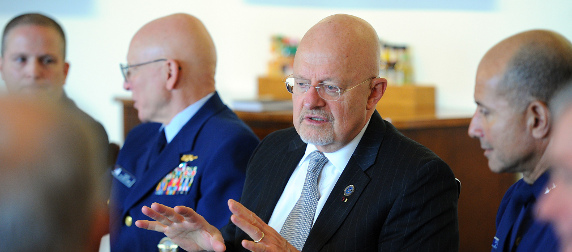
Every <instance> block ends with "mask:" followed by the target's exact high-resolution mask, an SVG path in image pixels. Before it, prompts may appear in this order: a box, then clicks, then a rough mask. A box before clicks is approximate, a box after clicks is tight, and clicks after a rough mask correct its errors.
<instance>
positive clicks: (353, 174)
mask: <svg viewBox="0 0 572 252" xmlns="http://www.w3.org/2000/svg"><path fill="white" fill-rule="evenodd" d="M379 52H380V48H379V40H378V36H377V34H376V32H375V30H374V29H373V27H371V25H370V24H369V23H367V22H366V21H364V20H362V19H360V18H357V17H354V16H350V15H334V16H330V17H328V18H326V19H324V20H322V21H320V22H319V23H318V24H316V25H315V26H314V27H312V28H311V29H310V30H309V31H308V32H307V33H306V35H305V36H304V38H303V39H302V40H301V42H300V46H299V49H298V52H297V54H296V57H295V60H294V74H293V76H292V77H291V78H288V79H287V81H286V83H287V88H288V91H290V92H291V93H292V101H293V103H294V113H293V114H294V118H293V122H294V128H290V129H286V130H282V131H278V132H275V133H273V134H271V135H269V136H268V137H267V138H265V139H264V140H263V141H262V143H261V144H260V145H259V147H258V148H257V150H256V151H255V152H254V154H253V156H252V157H251V160H250V162H249V166H248V171H247V177H246V182H245V187H244V190H243V193H242V198H241V200H240V202H241V203H238V202H235V201H229V208H230V210H231V211H232V213H233V216H232V217H231V221H232V223H229V224H228V225H227V226H226V227H225V228H224V229H222V232H219V231H218V230H217V229H216V228H214V227H213V226H211V225H210V224H208V223H207V222H206V221H205V220H204V219H203V218H202V217H201V216H200V215H198V214H196V213H195V212H194V211H193V210H192V209H190V208H187V207H181V206H179V207H175V208H174V209H171V208H169V207H165V206H162V205H160V204H152V205H151V208H149V207H144V208H143V209H142V211H143V213H145V214H146V215H148V216H150V217H151V218H153V219H155V220H156V221H154V222H149V221H137V223H136V225H137V226H138V227H141V228H145V229H149V230H155V231H159V232H164V233H165V234H166V235H167V236H169V237H171V238H172V239H173V241H174V242H176V243H178V244H179V245H180V246H181V247H183V248H185V249H187V250H215V251H223V250H225V249H226V250H229V251H236V250H245V249H246V250H251V251H296V250H302V249H303V250H304V251H375V250H378V251H457V250H458V246H459V234H458V221H457V197H458V194H457V193H458V191H457V190H458V188H457V184H456V182H455V177H454V175H453V173H452V171H451V169H450V168H449V167H448V166H447V164H445V163H444V162H443V161H442V160H441V159H439V157H437V156H436V155H435V154H434V153H432V152H431V151H430V150H428V149H427V148H425V147H423V146H421V145H420V144H418V143H416V142H414V141H412V140H410V139H408V138H406V137H404V136H403V135H402V134H401V133H399V132H398V131H397V130H396V129H395V127H393V126H392V125H391V124H390V123H389V122H387V121H384V120H383V119H382V118H381V117H380V115H379V113H377V111H375V107H376V104H377V102H378V101H379V100H380V99H381V97H382V96H383V94H384V92H385V89H386V87H387V82H386V80H385V79H383V78H380V77H376V76H377V74H378V70H379ZM267 223H268V224H267Z"/></svg>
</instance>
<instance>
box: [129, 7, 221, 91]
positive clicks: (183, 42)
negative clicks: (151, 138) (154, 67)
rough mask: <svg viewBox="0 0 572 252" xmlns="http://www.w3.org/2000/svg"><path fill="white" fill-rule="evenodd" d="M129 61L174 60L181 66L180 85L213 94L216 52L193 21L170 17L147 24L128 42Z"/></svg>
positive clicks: (188, 17) (178, 15)
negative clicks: (198, 87)
mask: <svg viewBox="0 0 572 252" xmlns="http://www.w3.org/2000/svg"><path fill="white" fill-rule="evenodd" d="M132 51H133V52H132ZM132 57H133V58H142V57H144V58H146V59H147V60H152V59H160V58H164V59H172V60H175V61H177V62H178V63H179V64H180V69H181V71H180V77H179V81H180V82H182V85H185V86H186V85H187V83H188V82H192V83H197V85H201V86H206V87H208V89H212V90H211V92H212V91H214V75H215V68H216V51H215V47H214V43H213V40H212V38H211V36H210V34H209V33H208V31H207V29H206V28H205V26H204V25H203V23H202V22H201V21H200V20H199V19H197V18H196V17H193V16H191V15H188V14H173V15H169V16H166V17H162V18H159V19H156V20H153V21H151V22H149V23H147V24H146V25H145V26H143V27H142V28H141V29H140V30H139V31H138V32H137V33H136V34H135V36H134V37H133V39H132V40H131V45H130V50H129V55H128V60H130V58H132ZM130 61H131V60H130ZM133 63H137V62H136V61H133ZM193 88H196V87H193Z"/></svg>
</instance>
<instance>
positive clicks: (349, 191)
mask: <svg viewBox="0 0 572 252" xmlns="http://www.w3.org/2000/svg"><path fill="white" fill-rule="evenodd" d="M354 191H355V187H354V185H349V186H346V189H344V196H346V197H347V196H350V195H352V193H354Z"/></svg>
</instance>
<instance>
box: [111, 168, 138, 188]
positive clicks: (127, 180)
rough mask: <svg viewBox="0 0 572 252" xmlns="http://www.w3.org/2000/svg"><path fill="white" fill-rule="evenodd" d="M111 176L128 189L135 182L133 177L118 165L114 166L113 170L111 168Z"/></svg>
mask: <svg viewBox="0 0 572 252" xmlns="http://www.w3.org/2000/svg"><path fill="white" fill-rule="evenodd" d="M111 174H112V175H113V177H115V178H116V179H117V180H119V181H120V182H121V183H122V184H124V185H125V186H127V187H128V188H131V187H132V186H133V184H135V181H137V180H136V179H135V176H133V174H131V173H129V172H128V171H127V170H125V169H123V167H121V166H119V165H115V168H113V171H111Z"/></svg>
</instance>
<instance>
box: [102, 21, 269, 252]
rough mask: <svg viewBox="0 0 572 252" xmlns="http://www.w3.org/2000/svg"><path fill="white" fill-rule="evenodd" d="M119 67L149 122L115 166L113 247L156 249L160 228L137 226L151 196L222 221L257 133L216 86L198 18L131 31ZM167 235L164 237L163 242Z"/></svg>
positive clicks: (209, 45) (211, 53)
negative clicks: (154, 230) (150, 229)
mask: <svg viewBox="0 0 572 252" xmlns="http://www.w3.org/2000/svg"><path fill="white" fill-rule="evenodd" d="M127 61H128V65H125V66H122V67H121V69H122V71H123V74H124V76H125V83H124V88H125V89H127V90H129V91H131V92H132V94H133V101H134V106H135V108H137V110H138V116H139V119H140V120H141V121H143V122H147V123H143V124H141V125H140V126H138V127H136V128H134V129H133V130H132V131H131V132H129V135H128V136H127V138H126V139H125V144H124V145H123V148H122V149H121V151H120V152H119V156H118V158H117V165H116V166H115V169H114V170H113V175H114V177H115V179H114V180H113V186H112V197H111V201H110V209H111V225H110V227H111V233H110V235H111V236H110V241H111V250H112V251H156V250H157V247H158V246H167V245H165V243H166V242H165V241H166V240H163V238H164V237H165V235H163V234H160V233H152V232H147V231H145V230H142V229H138V228H136V227H135V226H132V224H133V223H132V220H137V219H141V218H145V216H144V215H143V214H142V213H141V210H140V209H141V207H142V206H144V205H149V204H151V203H153V202H159V203H162V204H165V205H168V206H173V207H174V206H177V205H187V206H190V207H192V208H194V209H196V210H197V212H199V213H200V214H201V215H203V216H204V217H205V219H207V220H208V221H209V222H210V223H212V224H213V225H215V226H217V227H222V226H224V225H225V224H226V223H227V222H228V219H229V217H230V215H231V213H230V211H229V210H228V209H227V208H226V202H227V201H228V200H229V199H238V198H239V197H240V193H241V192H242V187H243V185H244V179H245V176H246V165H247V163H248V159H249V158H250V155H251V154H252V151H253V150H254V149H255V148H256V146H257V145H258V142H259V140H258V138H257V137H256V136H255V135H254V133H253V132H252V131H251V130H250V129H249V128H248V126H246V124H244V122H242V121H241V120H240V119H239V118H238V117H237V116H236V115H235V114H234V113H233V112H232V111H231V110H230V109H229V108H228V107H227V106H226V105H224V104H223V102H222V101H221V99H220V97H219V95H218V93H217V92H216V90H215V81H214V75H215V68H216V51H215V48H214V43H213V41H212V39H211V37H210V35H209V33H208V31H207V30H206V28H205V27H204V25H203V24H202V22H201V21H200V20H198V19H197V18H195V17H193V16H190V15H187V14H174V15H169V16H166V17H162V18H159V19H156V20H153V21H151V22H149V23H148V24H146V25H144V26H143V27H142V28H141V29H140V30H139V31H138V32H137V33H136V34H135V36H134V37H133V39H132V40H131V44H130V45H129V52H128V54H127ZM162 240H163V241H164V243H162V242H161V241H162Z"/></svg>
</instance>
